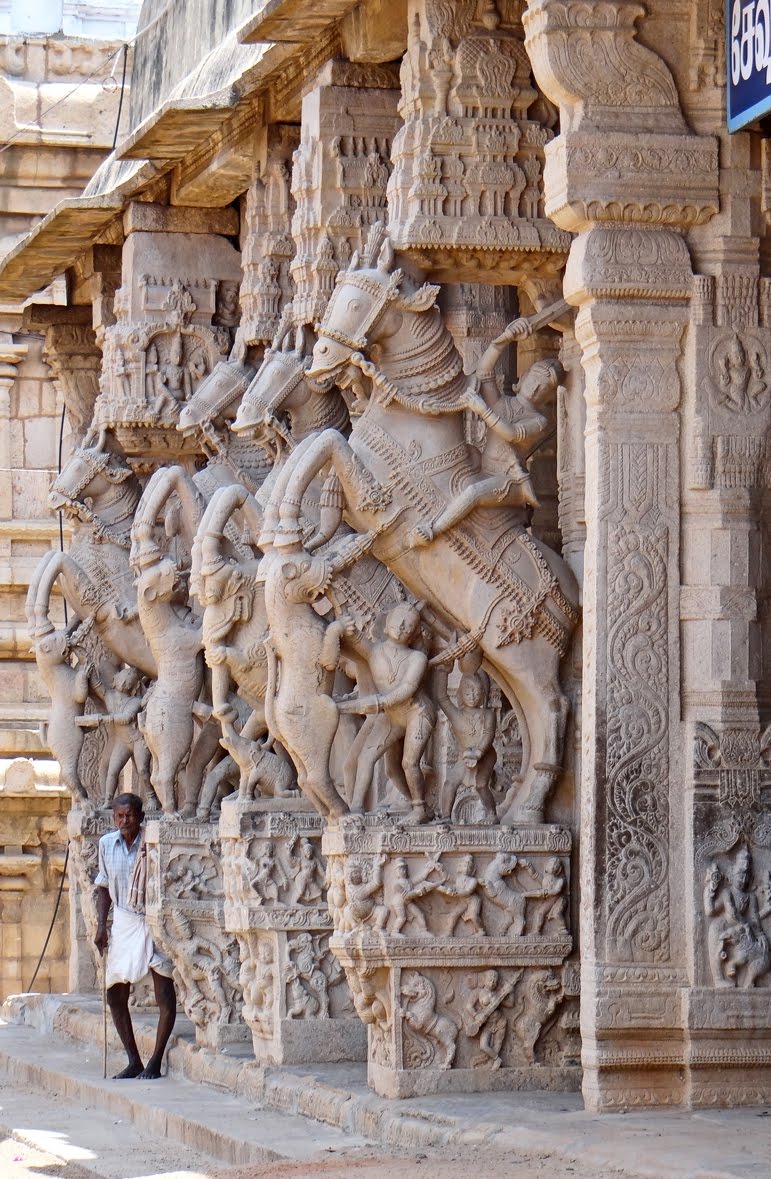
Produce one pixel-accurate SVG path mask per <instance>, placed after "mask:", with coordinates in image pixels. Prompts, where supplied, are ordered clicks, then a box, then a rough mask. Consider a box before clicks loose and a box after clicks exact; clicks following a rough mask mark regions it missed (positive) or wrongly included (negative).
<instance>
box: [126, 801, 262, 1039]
mask: <svg viewBox="0 0 771 1179" xmlns="http://www.w3.org/2000/svg"><path fill="white" fill-rule="evenodd" d="M145 842H146V845H147V906H146V911H147V920H148V923H149V925H150V929H151V931H152V935H153V940H154V942H155V944H156V945H157V946H159V947H160V948H161V949H162V950H163V951H164V953H166V954H168V956H169V957H170V958H171V960H172V961H173V963H174V978H175V982H176V983H177V985H178V987H179V991H180V996H181V1000H182V1006H183V1007H184V1010H185V1014H186V1015H187V1016H188V1018H189V1019H190V1020H191V1021H192V1023H193V1025H194V1027H195V1033H196V1041H197V1042H198V1043H199V1044H200V1045H201V1047H205V1048H222V1047H224V1046H225V1045H227V1044H233V1043H240V1042H242V1041H244V1040H247V1039H248V1036H249V1029H248V1027H247V1025H246V1024H245V1023H244V1021H243V1018H242V1009H243V998H242V993H241V986H240V984H239V969H240V958H239V947H238V942H237V941H236V939H235V937H233V936H232V934H231V933H230V932H229V931H228V930H227V928H226V924H225V920H224V904H225V892H224V887H223V876H222V856H221V845H220V841H219V838H218V832H217V827H216V825H215V824H213V823H202V822H185V821H183V820H179V819H173V818H165V817H164V818H163V819H161V820H152V821H148V823H147V826H146V831H145Z"/></svg>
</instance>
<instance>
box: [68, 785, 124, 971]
mask: <svg viewBox="0 0 771 1179" xmlns="http://www.w3.org/2000/svg"><path fill="white" fill-rule="evenodd" d="M112 827H113V823H112V816H111V815H110V814H108V813H106V812H104V811H102V812H99V811H97V812H94V813H93V814H84V812H83V811H82V810H80V808H79V807H73V809H72V810H71V811H70V813H69V815H68V816H67V834H68V835H69V841H70V859H69V867H68V870H67V871H68V876H69V885H70V978H69V986H70V990H71V991H94V990H97V989H98V986H99V977H100V976H99V966H98V961H99V955H98V953H97V950H96V947H95V946H94V937H95V936H96V925H97V914H96V899H95V896H94V881H95V880H96V875H97V872H98V870H99V840H100V839H101V837H102V836H103V835H106V834H107V832H108V831H111V830H112Z"/></svg>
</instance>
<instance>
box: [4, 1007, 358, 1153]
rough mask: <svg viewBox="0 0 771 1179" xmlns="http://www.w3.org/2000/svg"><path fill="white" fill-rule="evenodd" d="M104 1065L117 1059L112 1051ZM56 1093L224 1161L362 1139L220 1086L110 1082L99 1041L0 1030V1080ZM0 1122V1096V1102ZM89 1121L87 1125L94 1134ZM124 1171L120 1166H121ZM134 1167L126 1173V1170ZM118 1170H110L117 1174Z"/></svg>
mask: <svg viewBox="0 0 771 1179" xmlns="http://www.w3.org/2000/svg"><path fill="white" fill-rule="evenodd" d="M110 1057H111V1061H110V1063H111V1065H112V1067H113V1068H115V1067H120V1064H121V1060H120V1058H119V1056H118V1054H117V1053H116V1052H115V1051H111V1053H110ZM3 1082H6V1083H9V1084H12V1085H13V1087H14V1088H16V1089H22V1090H23V1089H26V1090H28V1091H29V1092H30V1093H34V1094H47V1095H51V1096H54V1097H56V1098H57V1099H58V1100H59V1101H60V1102H62V1103H64V1104H65V1105H68V1106H69V1107H70V1108H75V1109H78V1110H89V1111H90V1113H91V1115H92V1117H93V1118H94V1119H97V1120H98V1119H99V1118H100V1117H102V1118H103V1117H104V1116H105V1115H107V1118H108V1121H111V1122H112V1125H113V1127H115V1128H116V1130H117V1127H120V1126H123V1127H131V1128H133V1141H134V1142H135V1141H136V1131H140V1133H141V1137H142V1139H143V1140H145V1141H148V1142H153V1143H165V1144H166V1150H167V1153H168V1147H169V1145H172V1144H173V1145H175V1146H176V1147H177V1149H178V1150H179V1151H185V1152H188V1153H189V1152H191V1151H192V1152H198V1153H200V1154H201V1155H203V1156H206V1158H207V1159H208V1160H215V1161H217V1162H219V1163H220V1164H221V1163H226V1164H230V1165H243V1164H256V1163H267V1162H277V1161H279V1160H282V1161H283V1160H295V1161H311V1160H313V1159H314V1158H318V1157H319V1156H324V1157H328V1155H326V1154H325V1152H327V1151H329V1150H340V1151H343V1150H346V1149H350V1148H351V1147H358V1146H360V1145H361V1146H363V1145H366V1143H365V1141H364V1139H361V1138H355V1137H352V1136H347V1135H344V1134H343V1133H342V1132H341V1131H340V1130H339V1129H336V1128H333V1127H331V1126H326V1125H323V1124H322V1123H320V1122H312V1121H309V1120H308V1119H306V1118H303V1117H301V1116H298V1115H295V1114H291V1113H281V1112H277V1111H276V1110H275V1109H271V1108H261V1107H260V1106H259V1105H256V1104H255V1103H253V1102H246V1101H244V1100H243V1099H242V1098H240V1097H236V1096H234V1095H233V1094H232V1093H229V1092H226V1091H224V1090H223V1089H218V1088H209V1089H207V1090H206V1091H205V1100H202V1089H201V1087H200V1086H199V1085H195V1084H194V1083H193V1082H191V1081H188V1080H185V1079H184V1078H179V1077H176V1076H173V1075H170V1076H168V1077H165V1078H163V1080H161V1081H159V1082H157V1081H123V1082H117V1081H114V1080H112V1079H111V1078H110V1077H108V1079H107V1080H104V1079H103V1076H102V1054H101V1046H100V1044H99V1041H98V1040H97V1041H96V1042H94V1040H93V1039H89V1040H88V1041H87V1042H85V1043H81V1044H76V1043H74V1042H73V1041H72V1040H68V1039H67V1040H61V1039H59V1038H58V1037H57V1036H56V1035H54V1036H46V1038H45V1040H42V1039H41V1034H40V1031H39V1030H36V1029H35V1028H33V1027H23V1026H21V1027H20V1026H8V1025H6V1026H4V1027H2V1028H0V1083H3ZM1 1104H2V1109H3V1114H2V1115H1V1116H2V1118H3V1120H4V1121H7V1116H8V1111H7V1109H6V1102H5V1101H3V1102H2V1103H1ZM93 1130H94V1127H93V1126H89V1131H90V1132H91V1133H93ZM124 1173H125V1172H124ZM132 1173H133V1172H132ZM116 1174H117V1172H116Z"/></svg>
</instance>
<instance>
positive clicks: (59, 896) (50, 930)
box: [25, 840, 70, 994]
mask: <svg viewBox="0 0 771 1179" xmlns="http://www.w3.org/2000/svg"><path fill="white" fill-rule="evenodd" d="M69 862H70V843H69V840H68V841H67V850H66V852H65V853H64V864H63V866H62V878H61V880H60V881H59V891H58V893H57V894H56V904H55V905H54V914H53V917H52V918H51V924H50V925H49V926H48V933H47V934H46V940H45V941H44V943H43V949H42V950H41V951H40V957H39V958H38V960H37V966H36V967H35V973H34V974H33V975H32V978H31V979H30V983H29V986H28V987H27V989H26V991H25V994H29V992H30V991H31V990H32V988H33V987H34V985H35V979H36V978H37V974H38V971H39V970H40V967H41V965H42V963H43V959H44V958H45V956H46V950H47V949H48V943H49V942H50V940H51V934H52V933H53V931H54V924H55V922H56V916H57V914H58V912H59V904H60V903H61V899H62V893H63V892H64V882H65V880H66V879H67V865H68V863H69Z"/></svg>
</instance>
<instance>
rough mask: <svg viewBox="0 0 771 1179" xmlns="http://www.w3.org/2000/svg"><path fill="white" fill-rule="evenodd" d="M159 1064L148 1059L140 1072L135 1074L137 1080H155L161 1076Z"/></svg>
mask: <svg viewBox="0 0 771 1179" xmlns="http://www.w3.org/2000/svg"><path fill="white" fill-rule="evenodd" d="M161 1075H162V1074H161V1066H160V1065H159V1064H153V1063H152V1061H148V1062H147V1064H146V1066H145V1067H144V1068H143V1069H142V1071H141V1073H137V1074H136V1078H137V1080H138V1081H157V1080H159V1078H160V1077H161Z"/></svg>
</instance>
